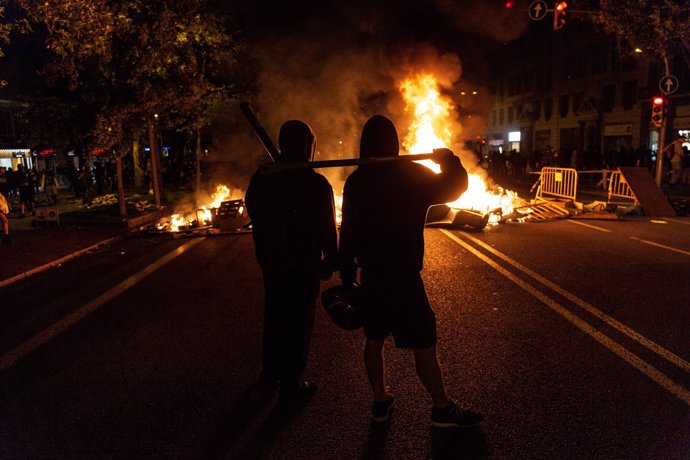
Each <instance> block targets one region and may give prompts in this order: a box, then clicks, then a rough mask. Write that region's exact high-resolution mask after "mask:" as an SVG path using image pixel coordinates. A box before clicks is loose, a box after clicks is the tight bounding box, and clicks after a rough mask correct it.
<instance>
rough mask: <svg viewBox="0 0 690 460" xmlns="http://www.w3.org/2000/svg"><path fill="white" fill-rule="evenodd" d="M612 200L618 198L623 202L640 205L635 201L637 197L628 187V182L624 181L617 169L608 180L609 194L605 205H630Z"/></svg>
mask: <svg viewBox="0 0 690 460" xmlns="http://www.w3.org/2000/svg"><path fill="white" fill-rule="evenodd" d="M613 198H618V199H623V200H632V201H633V204H635V205H638V206H639V204H640V202H639V201H637V197H636V196H635V194H634V193H633V191H632V189H631V188H630V186H629V185H628V182H627V181H626V180H625V177H624V176H623V174H621V172H620V170H619V169H617V170H615V171H613V172H612V173H611V179H610V180H609V194H608V199H607V203H609V204H612V203H613V204H615V203H624V204H630V203H629V202H626V201H622V202H621V201H615V202H614V201H613Z"/></svg>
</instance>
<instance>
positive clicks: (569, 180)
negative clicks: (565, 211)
mask: <svg viewBox="0 0 690 460" xmlns="http://www.w3.org/2000/svg"><path fill="white" fill-rule="evenodd" d="M576 195H577V170H575V169H572V168H551V167H544V168H541V174H540V184H539V189H538V190H537V198H540V199H547V198H565V199H567V200H572V201H575V196H576Z"/></svg>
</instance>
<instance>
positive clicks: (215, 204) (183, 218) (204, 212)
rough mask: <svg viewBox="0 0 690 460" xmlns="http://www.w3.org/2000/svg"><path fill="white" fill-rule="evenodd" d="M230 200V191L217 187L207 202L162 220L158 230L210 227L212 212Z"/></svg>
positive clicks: (222, 186) (174, 230)
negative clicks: (192, 209)
mask: <svg viewBox="0 0 690 460" xmlns="http://www.w3.org/2000/svg"><path fill="white" fill-rule="evenodd" d="M230 199H231V193H230V189H229V188H228V187H227V186H225V185H222V184H221V185H218V186H217V187H216V191H215V192H213V194H212V195H211V197H210V200H209V202H207V203H206V204H204V205H202V206H201V207H199V208H198V209H196V210H194V211H190V212H186V213H182V212H177V213H175V214H173V215H171V216H170V217H169V218H168V219H163V220H162V221H161V222H160V223H159V224H158V226H157V227H158V229H159V230H166V231H169V232H179V231H180V227H191V226H192V225H196V226H197V227H204V226H207V225H210V224H211V223H212V222H213V214H214V210H215V209H218V208H220V205H221V203H222V202H224V201H228V200H230ZM240 212H242V210H241V211H240Z"/></svg>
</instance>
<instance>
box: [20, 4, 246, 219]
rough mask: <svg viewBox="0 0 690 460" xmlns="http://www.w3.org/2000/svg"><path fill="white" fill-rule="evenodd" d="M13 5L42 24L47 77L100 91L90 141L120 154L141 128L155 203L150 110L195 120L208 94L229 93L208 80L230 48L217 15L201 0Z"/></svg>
mask: <svg viewBox="0 0 690 460" xmlns="http://www.w3.org/2000/svg"><path fill="white" fill-rule="evenodd" d="M17 3H18V4H19V5H20V6H22V8H24V9H25V11H27V13H28V14H29V16H30V18H31V19H32V20H33V21H35V22H36V23H38V24H43V25H44V27H45V29H46V32H47V39H46V46H47V47H48V48H49V49H50V50H51V51H52V53H53V54H52V62H51V63H50V64H49V65H48V66H47V67H46V69H47V72H52V80H53V81H54V82H58V81H60V79H63V80H65V81H66V83H67V85H68V86H69V87H70V88H72V89H77V88H85V87H89V88H92V90H93V92H94V93H96V94H99V97H98V100H96V101H94V103H95V104H97V106H98V109H99V110H98V116H97V118H96V119H94V120H93V130H92V142H93V145H94V147H108V148H110V147H115V148H116V151H118V152H120V154H123V153H124V152H128V151H129V149H128V148H127V147H125V146H126V145H133V144H134V141H135V140H137V139H138V138H139V136H140V135H141V133H142V130H146V131H148V137H149V143H150V147H151V155H150V157H151V167H152V175H153V183H154V187H153V189H154V197H155V201H156V204H157V205H160V203H161V190H162V188H161V187H160V186H159V181H160V170H159V161H160V160H159V154H160V152H158V151H157V148H156V147H157V143H156V142H154V140H155V138H156V136H155V133H154V129H155V125H154V119H155V115H156V114H161V118H163V117H164V116H165V115H166V114H182V115H184V118H185V119H186V120H193V122H194V123H196V124H195V125H194V126H198V125H199V124H202V123H204V122H205V121H206V120H207V118H206V117H207V114H208V109H207V107H209V104H208V103H207V99H208V98H212V96H215V95H217V94H229V91H230V88H231V85H229V84H228V83H227V82H224V81H222V80H220V79H217V78H216V79H211V78H210V77H211V72H210V69H212V68H214V67H215V68H219V67H220V66H221V65H223V63H231V62H232V56H233V53H234V49H235V43H234V42H233V40H232V36H231V35H230V34H229V33H228V32H227V28H226V25H225V24H224V22H223V18H222V16H220V15H218V14H216V12H215V11H214V10H213V8H211V6H210V5H209V2H208V1H207V0H124V1H117V0H17ZM217 74H219V72H217ZM187 126H191V125H190V123H187ZM118 175H121V171H118ZM121 209H122V206H121Z"/></svg>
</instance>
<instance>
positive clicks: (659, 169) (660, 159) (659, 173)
mask: <svg viewBox="0 0 690 460" xmlns="http://www.w3.org/2000/svg"><path fill="white" fill-rule="evenodd" d="M666 120H667V117H664V120H663V122H662V123H661V128H659V129H658V131H657V132H658V133H659V144H658V148H657V151H656V171H655V174H654V180H655V181H656V185H658V186H659V188H661V182H662V181H663V178H664V148H665V147H666V146H665V145H664V144H665V142H664V139H665V138H666Z"/></svg>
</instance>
